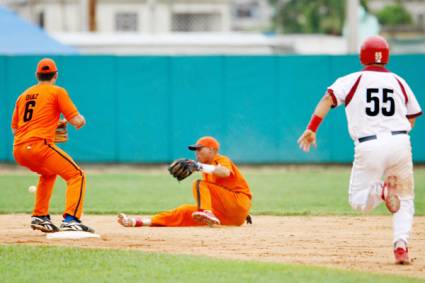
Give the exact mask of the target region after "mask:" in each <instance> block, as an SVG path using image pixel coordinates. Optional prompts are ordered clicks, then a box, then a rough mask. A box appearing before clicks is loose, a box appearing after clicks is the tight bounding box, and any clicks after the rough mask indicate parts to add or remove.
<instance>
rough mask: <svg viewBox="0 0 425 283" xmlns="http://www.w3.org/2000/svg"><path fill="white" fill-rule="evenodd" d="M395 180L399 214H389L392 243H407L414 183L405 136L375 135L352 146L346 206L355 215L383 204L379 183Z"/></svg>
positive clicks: (408, 146)
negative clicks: (399, 187) (355, 212)
mask: <svg viewBox="0 0 425 283" xmlns="http://www.w3.org/2000/svg"><path fill="white" fill-rule="evenodd" d="M386 176H397V178H398V180H399V181H400V183H401V184H402V186H401V189H400V190H398V192H399V196H400V201H401V204H400V210H399V211H398V212H397V213H394V214H393V241H394V243H395V242H396V241H398V240H404V241H405V242H406V243H407V242H408V240H409V235H410V231H411V229H412V224H413V215H414V202H413V200H414V182H413V163H412V149H411V144H410V137H409V135H407V134H400V135H392V134H391V133H384V134H378V135H377V138H376V139H374V140H368V141H365V142H361V143H360V142H358V141H356V142H355V149H354V162H353V168H352V171H351V178H350V187H349V202H350V205H351V206H352V207H353V208H354V209H356V210H359V211H370V210H372V209H374V208H375V207H377V206H378V205H379V204H380V203H382V202H383V200H382V199H381V193H382V186H383V183H384V182H383V180H385V177H386Z"/></svg>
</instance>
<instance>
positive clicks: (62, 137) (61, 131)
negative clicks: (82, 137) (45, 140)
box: [54, 120, 68, 143]
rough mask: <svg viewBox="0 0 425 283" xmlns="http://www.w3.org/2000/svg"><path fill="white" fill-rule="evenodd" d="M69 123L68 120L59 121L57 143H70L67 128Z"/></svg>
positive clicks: (56, 135) (56, 134)
mask: <svg viewBox="0 0 425 283" xmlns="http://www.w3.org/2000/svg"><path fill="white" fill-rule="evenodd" d="M67 123H68V122H67V121H66V120H59V122H58V126H57V127H56V132H55V141H54V142H55V143H61V142H67V141H68V129H67V128H66V125H67Z"/></svg>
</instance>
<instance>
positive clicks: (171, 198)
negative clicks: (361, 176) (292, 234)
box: [0, 167, 425, 215]
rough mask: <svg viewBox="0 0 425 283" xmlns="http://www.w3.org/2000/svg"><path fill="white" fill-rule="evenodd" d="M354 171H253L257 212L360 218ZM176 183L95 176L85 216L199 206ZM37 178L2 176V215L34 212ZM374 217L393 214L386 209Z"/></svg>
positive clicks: (58, 199) (422, 185) (159, 176)
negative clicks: (351, 188) (354, 201)
mask: <svg viewBox="0 0 425 283" xmlns="http://www.w3.org/2000/svg"><path fill="white" fill-rule="evenodd" d="M349 176H350V168H348V167H341V168H324V169H320V168H314V169H306V168H305V169H301V170H258V171H257V172H256V170H253V169H250V170H247V173H246V177H247V179H248V182H249V183H250V185H251V189H252V192H253V195H254V199H253V207H252V213H253V214H270V215H358V214H359V213H357V212H355V211H353V210H352V209H351V207H350V206H349V204H348V200H347V198H348V193H347V191H348V181H349ZM192 180H193V178H192V179H190V180H185V181H183V182H180V183H178V182H176V181H175V180H174V179H172V178H171V177H170V176H169V175H168V174H167V172H164V173H156V174H153V173H149V174H89V175H88V176H87V195H86V201H85V205H84V206H85V213H87V214H115V213H117V212H121V211H125V212H128V213H141V214H142V213H144V214H152V213H156V212H159V211H162V210H166V209H171V208H174V207H176V206H178V205H180V204H183V203H194V200H193V197H192V188H191V181H192ZM415 181H416V200H415V203H416V215H425V168H418V169H416V170H415ZM36 183H37V176H36V175H35V174H33V175H31V174H28V175H19V176H18V175H16V174H3V175H2V176H0V195H1V196H2V197H1V198H0V213H30V212H31V210H32V207H33V202H34V200H33V198H34V195H33V194H30V193H29V192H28V191H27V188H28V186H30V185H36ZM64 199H65V184H64V182H63V181H62V180H60V179H59V178H58V181H57V184H56V187H55V190H54V193H53V197H52V201H51V206H50V207H51V211H50V212H51V213H53V214H54V213H62V211H63V207H64V202H65V200H64ZM374 214H387V212H386V210H385V209H384V207H383V206H381V207H380V208H379V209H377V210H376V211H375V212H374Z"/></svg>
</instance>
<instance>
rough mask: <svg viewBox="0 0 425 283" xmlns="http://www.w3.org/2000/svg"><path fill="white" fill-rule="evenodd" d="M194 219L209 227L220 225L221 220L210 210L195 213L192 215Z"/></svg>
mask: <svg viewBox="0 0 425 283" xmlns="http://www.w3.org/2000/svg"><path fill="white" fill-rule="evenodd" d="M192 218H193V219H194V220H196V221H198V222H201V223H204V224H207V225H208V226H210V227H211V226H213V225H220V220H219V219H218V218H217V217H216V216H215V215H214V214H213V213H212V212H211V211H208V210H203V211H195V212H194V213H192Z"/></svg>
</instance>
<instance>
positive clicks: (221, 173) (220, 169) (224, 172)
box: [213, 164, 230, 178]
mask: <svg viewBox="0 0 425 283" xmlns="http://www.w3.org/2000/svg"><path fill="white" fill-rule="evenodd" d="M213 174H214V175H215V176H217V177H220V178H227V177H229V176H230V170H229V169H227V168H226V167H224V166H221V165H220V164H219V165H217V166H215V169H214V171H213Z"/></svg>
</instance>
